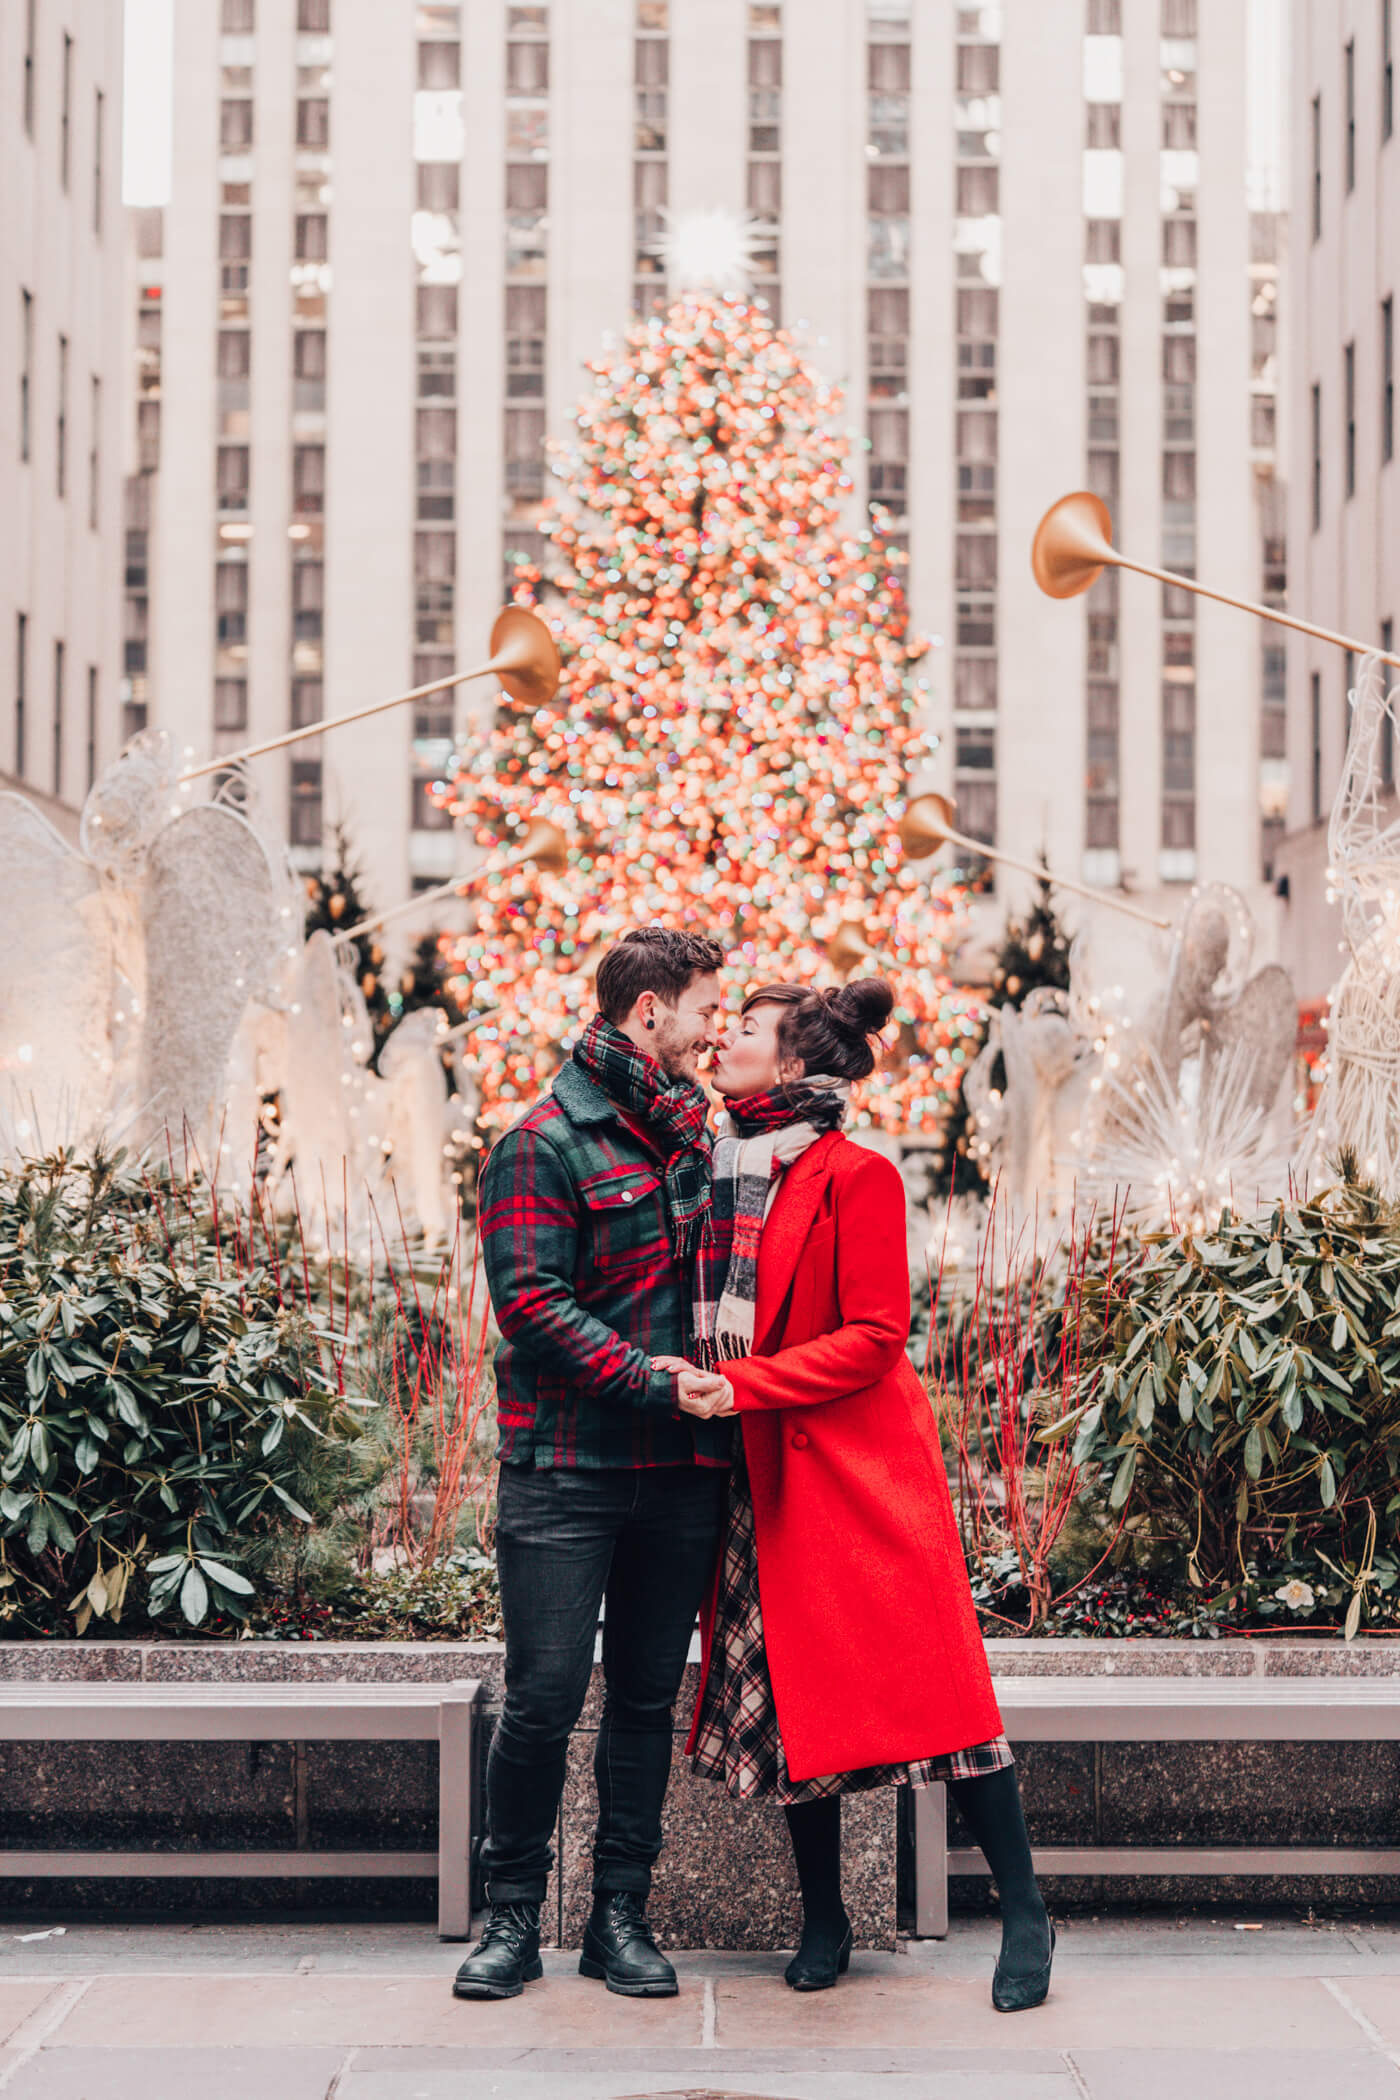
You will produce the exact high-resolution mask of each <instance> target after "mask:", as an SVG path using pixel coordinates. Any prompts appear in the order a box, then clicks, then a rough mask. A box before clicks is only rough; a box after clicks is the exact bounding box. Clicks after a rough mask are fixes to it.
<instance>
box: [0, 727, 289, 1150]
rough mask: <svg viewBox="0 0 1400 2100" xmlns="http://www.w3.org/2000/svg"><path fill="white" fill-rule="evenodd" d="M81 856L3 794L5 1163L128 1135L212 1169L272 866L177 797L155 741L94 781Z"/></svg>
mask: <svg viewBox="0 0 1400 2100" xmlns="http://www.w3.org/2000/svg"><path fill="white" fill-rule="evenodd" d="M79 845H80V850H79V851H78V852H74V850H73V849H72V847H70V846H69V845H68V843H67V841H66V840H64V839H63V838H62V837H60V835H59V833H58V832H57V831H55V830H54V828H53V826H52V825H51V824H49V823H48V821H47V820H46V819H45V818H44V817H42V816H41V815H40V814H39V813H38V811H37V810H35V809H34V807H33V806H32V804H30V803H29V802H27V801H26V800H25V799H24V797H23V796H21V795H17V794H10V793H5V794H0V893H2V894H3V895H4V898H5V905H6V909H5V914H4V917H3V920H0V1157H11V1158H13V1157H16V1156H21V1155H33V1154H35V1153H37V1152H42V1151H49V1150H53V1149H55V1148H57V1147H59V1146H74V1147H78V1148H81V1149H87V1148H90V1147H91V1146H93V1145H95V1144H97V1143H100V1142H104V1141H105V1142H107V1143H112V1142H115V1141H116V1140H118V1139H121V1140H123V1141H124V1142H127V1143H133V1144H135V1145H136V1146H137V1147H138V1148H142V1149H145V1148H163V1147H164V1146H165V1145H166V1144H169V1146H170V1147H171V1149H172V1151H173V1152H174V1153H175V1154H176V1155H177V1156H180V1157H181V1158H182V1160H183V1155H184V1152H185V1148H186V1146H187V1145H189V1144H192V1145H193V1146H194V1148H195V1149H196V1150H197V1151H198V1152H199V1153H200V1154H201V1156H202V1157H203V1158H204V1159H205V1161H206V1163H207V1162H208V1161H209V1159H210V1156H211V1151H212V1144H213V1140H214V1139H215V1137H216V1134H217V1129H218V1123H219V1118H220V1115H221V1112H222V1107H223V1089H224V1078H225V1072H226V1068H227V1063H228V1056H229V1051H230V1047H231V1045H232V1043H233V1038H234V1033H235V1030H236V1029H237V1027H238V1023H239V1019H240V1017H241V1015H242V1013H243V1010H244V1008H245V1006H246V1005H247V1003H248V1000H249V998H250V996H251V994H252V992H253V991H254V989H255V988H256V987H257V986H259V985H260V984H261V983H262V982H263V980H264V979H265V978H266V976H267V973H268V972H269V970H270V969H271V967H272V964H273V961H274V958H275V956H276V953H277V948H278V937H279V900H280V895H281V892H280V886H279V879H278V875H277V871H276V869H275V868H274V866H273V863H272V861H271V860H270V858H269V855H268V852H267V849H266V847H265V846H264V845H263V843H262V841H261V840H260V839H259V837H258V835H257V833H256V832H255V831H254V829H253V827H252V826H251V825H250V824H249V823H248V822H247V820H246V819H245V818H244V817H243V816H241V815H240V814H239V813H238V812H237V811H236V810H234V809H231V808H229V807H227V806H226V805H223V804H218V803H200V804H196V805H193V806H191V805H189V804H188V803H187V802H186V801H185V800H184V799H183V798H182V796H181V792H180V787H179V782H178V778H177V763H176V754H175V747H174V745H173V743H172V742H171V739H170V738H169V736H168V735H166V734H165V733H164V732H158V731H150V732H144V733H143V734H142V735H141V736H138V737H136V738H134V739H133V740H132V742H131V743H130V744H128V745H127V747H126V748H125V750H124V751H123V752H122V753H121V756H120V757H119V758H118V759H116V760H115V762H114V763H113V764H112V765H110V766H109V767H108V768H107V769H106V771H105V772H104V773H103V774H102V776H101V777H100V778H99V780H98V781H97V782H96V783H95V785H94V786H93V788H92V790H91V792H90V794H89V795H88V798H87V802H86V803H85V805H84V808H83V814H82V820H81V825H80V830H79Z"/></svg>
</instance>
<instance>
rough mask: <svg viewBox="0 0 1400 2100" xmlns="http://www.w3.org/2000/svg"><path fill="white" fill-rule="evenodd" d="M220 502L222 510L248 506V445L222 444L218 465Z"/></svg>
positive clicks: (242, 508) (236, 509)
mask: <svg viewBox="0 0 1400 2100" xmlns="http://www.w3.org/2000/svg"><path fill="white" fill-rule="evenodd" d="M217 476H218V481H217V486H218V503H219V509H220V510H221V511H226V510H232V511H239V510H246V509H247V508H248V447H247V446H246V445H220V447H219V456H218V467H217Z"/></svg>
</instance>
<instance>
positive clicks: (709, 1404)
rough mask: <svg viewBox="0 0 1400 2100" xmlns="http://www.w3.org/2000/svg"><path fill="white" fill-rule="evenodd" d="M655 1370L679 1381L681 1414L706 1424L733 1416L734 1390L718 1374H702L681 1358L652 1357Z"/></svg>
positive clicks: (724, 1378)
mask: <svg viewBox="0 0 1400 2100" xmlns="http://www.w3.org/2000/svg"><path fill="white" fill-rule="evenodd" d="M651 1364H652V1369H653V1370H654V1371H674V1372H676V1373H677V1375H678V1377H679V1379H680V1394H679V1399H680V1407H681V1412H682V1414H687V1415H698V1416H699V1417H700V1419H701V1421H705V1422H708V1421H710V1420H711V1419H712V1418H713V1417H714V1416H716V1415H732V1414H733V1413H734V1388H733V1386H732V1385H731V1384H730V1383H729V1380H728V1379H727V1378H726V1377H725V1376H724V1375H723V1373H722V1372H720V1371H702V1370H699V1369H698V1368H697V1366H696V1365H694V1364H692V1363H688V1362H687V1361H686V1359H685V1357H683V1356H654V1357H653V1358H652V1360H651Z"/></svg>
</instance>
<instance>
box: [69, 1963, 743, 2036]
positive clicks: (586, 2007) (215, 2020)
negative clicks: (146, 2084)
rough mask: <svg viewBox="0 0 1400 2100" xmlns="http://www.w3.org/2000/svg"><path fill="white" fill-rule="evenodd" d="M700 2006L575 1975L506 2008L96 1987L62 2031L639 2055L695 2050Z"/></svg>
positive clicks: (443, 1986) (434, 1991)
mask: <svg viewBox="0 0 1400 2100" xmlns="http://www.w3.org/2000/svg"><path fill="white" fill-rule="evenodd" d="M703 2016H704V1995H703V1993H702V1992H701V1991H693V1992H691V1993H689V1994H688V1995H687V1996H684V1997H679V1998H662V1999H649V2000H638V1999H631V1998H619V1997H616V1996H614V1995H613V1994H612V1993H611V1992H610V1991H606V1990H604V1989H603V1988H602V1987H601V1985H599V1984H596V1983H590V1982H587V1981H586V1980H585V1979H584V1978H583V1977H581V1976H573V1977H546V1978H545V1980H544V1981H543V1982H541V1983H532V1984H531V1985H529V1987H528V1988H527V1989H526V1991H525V1993H524V1995H523V1996H522V1997H520V1998H514V1999H511V2000H509V2001H507V2002H506V2003H504V2004H482V2003H475V2002H472V2003H467V2002H463V2001H461V2000H458V1999H455V1998H453V1996H452V1995H451V1992H450V1990H449V1988H448V1979H447V1977H446V1976H445V1975H444V1976H416V1977H402V1976H395V1977H384V1976H373V1975H367V1976H321V1975H317V1974H309V1975H297V1976H258V1977H254V1976H180V1975H174V1976H137V1977H131V1976H127V1977H121V1978H109V1977H99V1978H98V1979H97V1980H96V1981H95V1982H94V1983H93V1984H92V1985H91V1987H90V1988H89V1989H88V1990H87V1991H86V1992H85V1993H84V1995H83V1997H82V1999H81V2000H80V2001H79V2003H78V2004H77V2005H76V2006H75V2007H74V2009H73V2012H72V2013H71V2015H70V2016H69V2018H68V2019H67V2020H65V2021H64V2023H63V2025H62V2027H61V2029H60V2030H59V2037H58V2040H59V2042H61V2045H62V2046H64V2047H68V2048H81V2047H105V2048H108V2049H158V2048H198V2047H201V2046H212V2047H221V2048H226V2049H236V2048H239V2047H242V2046H244V2045H246V2044H249V2043H254V2042H256V2043H258V2044H260V2045H263V2046H270V2045H272V2044H280V2045H282V2046H294V2047H300V2048H308V2047H312V2046H317V2045H322V2046H335V2045H339V2046H341V2047H343V2048H346V2049H349V2048H354V2047H368V2046H372V2045H374V2044H376V2043H378V2044H381V2045H384V2044H391V2043H397V2044H400V2045H404V2044H415V2043H416V2044H427V2045H429V2046H443V2045H454V2044H455V2045H456V2046H457V2047H462V2046H464V2045H465V2046H467V2047H475V2046H478V2045H479V2046H482V2047H497V2048H499V2047H501V2046H502V2045H505V2046H508V2047H509V2046H515V2047H520V2048H525V2047H529V2046H531V2045H532V2044H536V2043H542V2042H548V2043H550V2044H552V2045H553V2046H555V2047H568V2046H570V2045H574V2046H577V2045H580V2044H582V2045H587V2044H592V2045H594V2046H595V2047H604V2048H606V2047H623V2048H637V2047H641V2046H644V2045H646V2044H652V2045H655V2044H656V2043H658V2042H659V2043H663V2044H666V2043H669V2044H675V2045H679V2046H682V2047H683V2046H685V2045H686V2044H691V2045H694V2044H695V2043H698V2042H699V2041H700V2039H701V2028H702V2021H703Z"/></svg>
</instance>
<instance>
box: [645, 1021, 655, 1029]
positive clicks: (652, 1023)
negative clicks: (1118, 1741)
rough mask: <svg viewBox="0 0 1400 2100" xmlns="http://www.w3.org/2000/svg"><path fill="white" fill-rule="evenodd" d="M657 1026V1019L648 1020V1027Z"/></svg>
mask: <svg viewBox="0 0 1400 2100" xmlns="http://www.w3.org/2000/svg"><path fill="white" fill-rule="evenodd" d="M655 1026H656V1023H655V1021H648V1022H647V1027H648V1028H655Z"/></svg>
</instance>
